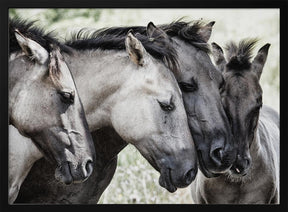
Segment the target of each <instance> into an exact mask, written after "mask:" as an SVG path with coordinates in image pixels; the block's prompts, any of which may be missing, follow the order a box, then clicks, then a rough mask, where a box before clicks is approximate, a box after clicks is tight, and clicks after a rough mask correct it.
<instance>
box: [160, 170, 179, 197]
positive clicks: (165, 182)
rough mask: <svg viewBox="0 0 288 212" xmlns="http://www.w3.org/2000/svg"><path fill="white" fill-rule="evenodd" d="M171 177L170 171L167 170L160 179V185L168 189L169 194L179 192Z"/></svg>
mask: <svg viewBox="0 0 288 212" xmlns="http://www.w3.org/2000/svg"><path fill="white" fill-rule="evenodd" d="M170 175H171V172H170V169H165V170H164V171H162V172H161V175H160V177H159V184H160V186H162V187H163V188H166V189H167V190H168V191H169V192H171V193H173V192H175V191H176V190H177V187H176V186H174V185H173V183H172V179H171V176H170Z"/></svg>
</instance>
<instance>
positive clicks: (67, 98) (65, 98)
mask: <svg viewBox="0 0 288 212" xmlns="http://www.w3.org/2000/svg"><path fill="white" fill-rule="evenodd" d="M59 94H60V97H61V101H62V102H64V103H67V104H72V103H74V94H73V92H71V93H69V92H65V91H60V92H59Z"/></svg>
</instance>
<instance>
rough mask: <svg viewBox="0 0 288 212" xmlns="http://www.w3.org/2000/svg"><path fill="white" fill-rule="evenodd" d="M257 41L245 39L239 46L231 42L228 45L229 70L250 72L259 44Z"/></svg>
mask: <svg viewBox="0 0 288 212" xmlns="http://www.w3.org/2000/svg"><path fill="white" fill-rule="evenodd" d="M257 41H258V40H257V39H255V38H254V39H243V40H241V41H240V42H239V44H238V45H237V44H236V43H235V42H230V43H228V44H227V45H226V47H225V49H226V51H227V58H228V63H227V65H226V66H227V68H228V69H231V70H234V71H242V70H249V69H250V67H251V61H250V60H251V58H252V53H253V50H254V48H255V44H256V43H257Z"/></svg>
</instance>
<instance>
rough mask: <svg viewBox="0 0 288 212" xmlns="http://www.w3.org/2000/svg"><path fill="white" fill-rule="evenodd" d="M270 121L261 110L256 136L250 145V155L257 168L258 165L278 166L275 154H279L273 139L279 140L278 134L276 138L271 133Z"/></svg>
mask: <svg viewBox="0 0 288 212" xmlns="http://www.w3.org/2000/svg"><path fill="white" fill-rule="evenodd" d="M270 122H271V120H270V121H269V120H266V118H265V117H264V116H263V112H262V111H260V116H259V119H258V123H257V127H256V130H255V136H254V139H253V141H252V143H251V146H250V155H251V159H252V164H254V166H253V167H254V169H255V170H257V169H256V166H261V167H270V166H274V167H277V163H278V162H277V159H275V158H273V155H275V154H277V149H276V148H275V147H274V143H273V141H272V140H273V139H276V140H277V136H275V138H274V136H273V133H271V131H273V129H272V128H271V129H269V126H267V124H270ZM271 156H272V157H271ZM271 159H273V160H274V164H271Z"/></svg>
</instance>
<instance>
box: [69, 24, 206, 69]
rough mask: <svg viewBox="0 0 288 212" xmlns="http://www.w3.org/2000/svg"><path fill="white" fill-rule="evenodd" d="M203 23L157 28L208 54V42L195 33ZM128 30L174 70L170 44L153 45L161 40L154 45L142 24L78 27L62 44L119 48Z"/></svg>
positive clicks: (175, 64)
mask: <svg viewBox="0 0 288 212" xmlns="http://www.w3.org/2000/svg"><path fill="white" fill-rule="evenodd" d="M203 26H204V23H203V22H201V21H195V22H184V21H181V20H178V21H175V22H172V23H170V24H163V25H160V26H159V27H160V28H161V29H163V30H164V31H165V32H166V33H167V34H168V35H169V36H170V39H171V37H176V36H177V37H178V38H179V39H181V40H183V41H185V42H187V43H189V44H190V45H193V46H194V47H196V48H198V49H200V50H203V51H205V52H207V53H208V52H209V47H208V44H207V43H206V42H205V41H203V40H202V38H201V37H200V36H199V35H198V33H197V31H198V30H199V29H200V28H201V27H203ZM130 29H132V31H133V32H134V33H135V36H136V37H137V39H139V40H140V41H141V42H142V44H143V46H144V47H145V49H146V50H147V52H148V53H149V54H151V55H152V56H153V57H154V58H156V59H160V60H162V61H164V62H167V63H168V66H169V68H170V69H171V70H173V71H175V70H178V62H177V53H176V50H175V49H174V47H173V46H172V45H171V44H170V43H168V42H165V41H161V42H162V43H161V42H157V44H159V43H161V45H155V43H153V42H151V41H150V40H149V39H148V37H147V35H146V27H144V26H129V27H110V28H101V29H98V30H88V29H81V30H80V31H78V32H76V33H74V34H72V35H71V39H70V40H67V41H66V43H65V44H66V45H68V46H70V47H72V48H75V49H78V50H85V49H97V48H99V49H103V50H109V49H110V50H111V49H114V50H121V49H125V44H124V39H125V36H126V35H127V33H128V31H129V30H130ZM163 42H165V43H163Z"/></svg>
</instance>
